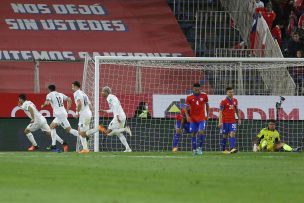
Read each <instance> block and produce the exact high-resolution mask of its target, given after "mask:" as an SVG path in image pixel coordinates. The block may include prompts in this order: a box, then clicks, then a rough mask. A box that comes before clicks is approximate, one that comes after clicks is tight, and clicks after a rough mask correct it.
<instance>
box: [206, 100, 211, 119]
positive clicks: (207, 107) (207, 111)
mask: <svg viewBox="0 0 304 203" xmlns="http://www.w3.org/2000/svg"><path fill="white" fill-rule="evenodd" d="M209 109H210V107H209V103H208V102H207V103H206V113H207V119H209Z"/></svg>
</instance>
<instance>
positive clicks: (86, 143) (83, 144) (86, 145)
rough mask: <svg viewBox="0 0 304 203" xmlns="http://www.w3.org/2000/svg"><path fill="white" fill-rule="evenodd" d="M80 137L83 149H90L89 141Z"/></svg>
mask: <svg viewBox="0 0 304 203" xmlns="http://www.w3.org/2000/svg"><path fill="white" fill-rule="evenodd" d="M79 137H80V141H81V144H82V148H83V149H88V142H87V139H86V138H85V137H82V136H79Z"/></svg>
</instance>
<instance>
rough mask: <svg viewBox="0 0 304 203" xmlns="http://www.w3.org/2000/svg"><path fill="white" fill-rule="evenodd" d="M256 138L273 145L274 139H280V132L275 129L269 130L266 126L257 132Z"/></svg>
mask: <svg viewBox="0 0 304 203" xmlns="http://www.w3.org/2000/svg"><path fill="white" fill-rule="evenodd" d="M258 138H259V139H260V141H261V142H262V141H263V140H266V141H267V144H268V145H271V144H272V145H273V144H274V143H275V140H276V139H277V140H278V141H280V133H279V132H278V131H277V130H269V129H268V128H263V129H262V130H261V131H260V133H259V134H258Z"/></svg>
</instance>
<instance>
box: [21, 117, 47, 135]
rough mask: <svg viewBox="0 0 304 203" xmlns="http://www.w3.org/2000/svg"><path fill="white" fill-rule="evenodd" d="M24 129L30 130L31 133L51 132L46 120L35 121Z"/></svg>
mask: <svg viewBox="0 0 304 203" xmlns="http://www.w3.org/2000/svg"><path fill="white" fill-rule="evenodd" d="M26 129H28V130H30V131H31V132H35V131H37V130H39V129H40V130H42V131H44V132H51V129H50V126H49V125H48V124H47V122H46V120H45V119H44V120H41V121H36V122H34V123H30V124H29V125H28V126H27V127H26Z"/></svg>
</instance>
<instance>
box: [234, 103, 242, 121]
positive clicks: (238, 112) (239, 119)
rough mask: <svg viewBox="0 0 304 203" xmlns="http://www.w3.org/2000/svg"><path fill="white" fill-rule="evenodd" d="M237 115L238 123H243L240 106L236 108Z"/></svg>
mask: <svg viewBox="0 0 304 203" xmlns="http://www.w3.org/2000/svg"><path fill="white" fill-rule="evenodd" d="M235 112H236V116H237V118H238V125H241V122H242V121H241V118H240V110H239V108H238V107H236V108H235Z"/></svg>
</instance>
